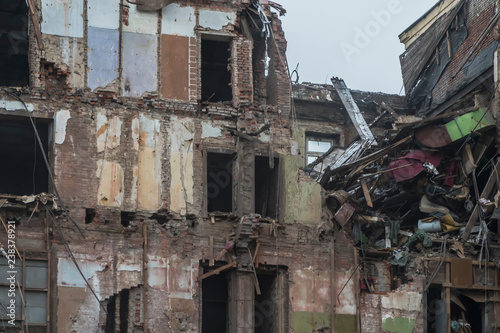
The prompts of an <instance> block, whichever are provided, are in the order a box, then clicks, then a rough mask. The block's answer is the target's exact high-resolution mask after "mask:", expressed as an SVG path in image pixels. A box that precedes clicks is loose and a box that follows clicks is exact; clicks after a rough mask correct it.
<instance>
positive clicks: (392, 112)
mask: <svg viewBox="0 0 500 333" xmlns="http://www.w3.org/2000/svg"><path fill="white" fill-rule="evenodd" d="M380 105H381V106H382V107H383V108H384V109H386V110H387V111H389V112H390V113H391V116H392V117H393V118H394V119H398V118H399V115H398V114H397V113H396V111H394V109H393V108H391V107H390V106H389V105H387V104H385V102H382V103H381V104H380Z"/></svg>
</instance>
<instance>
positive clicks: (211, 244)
mask: <svg viewBox="0 0 500 333" xmlns="http://www.w3.org/2000/svg"><path fill="white" fill-rule="evenodd" d="M208 255H209V256H210V257H209V263H208V265H209V266H213V265H214V264H215V260H214V236H209V249H208Z"/></svg>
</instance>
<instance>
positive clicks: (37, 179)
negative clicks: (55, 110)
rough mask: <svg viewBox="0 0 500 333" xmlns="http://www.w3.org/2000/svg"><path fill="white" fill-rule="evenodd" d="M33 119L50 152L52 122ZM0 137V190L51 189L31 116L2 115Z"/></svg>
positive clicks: (30, 191) (45, 149) (3, 191)
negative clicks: (6, 116)
mask: <svg viewBox="0 0 500 333" xmlns="http://www.w3.org/2000/svg"><path fill="white" fill-rule="evenodd" d="M0 71H1V70H0ZM34 121H35V123H36V128H37V131H38V134H39V135H40V139H41V141H42V145H43V149H44V151H45V153H46V154H47V153H48V141H49V140H48V138H49V124H48V123H47V122H42V121H40V120H35V119H34ZM0 138H1V139H2V140H1V142H0V161H2V162H1V163H0V175H1V176H0V193H4V194H15V195H26V194H35V193H41V192H48V183H49V182H48V179H49V173H48V170H47V166H46V165H45V161H44V158H43V155H42V151H41V150H40V146H39V144H38V141H37V139H36V136H35V132H34V130H33V126H32V125H31V122H30V119H29V118H27V117H26V118H2V117H0Z"/></svg>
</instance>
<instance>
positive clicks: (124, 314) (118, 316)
mask: <svg viewBox="0 0 500 333" xmlns="http://www.w3.org/2000/svg"><path fill="white" fill-rule="evenodd" d="M106 303H107V304H106V312H107V314H106V323H105V325H104V333H115V332H128V327H129V320H130V318H129V316H130V314H129V306H130V290H129V289H123V290H122V291H120V292H119V293H118V294H117V295H113V296H111V297H110V298H109V299H108V300H107V301H106ZM118 328H119V330H117V329H118Z"/></svg>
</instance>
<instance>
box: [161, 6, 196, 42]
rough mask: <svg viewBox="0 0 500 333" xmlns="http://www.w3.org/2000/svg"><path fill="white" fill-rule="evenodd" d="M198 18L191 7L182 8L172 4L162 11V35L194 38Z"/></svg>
mask: <svg viewBox="0 0 500 333" xmlns="http://www.w3.org/2000/svg"><path fill="white" fill-rule="evenodd" d="M195 24H196V17H195V15H194V8H193V7H191V6H185V7H181V6H180V5H178V4H176V3H171V4H169V5H168V6H166V7H164V8H163V10H162V20H161V32H162V34H168V35H177V36H185V37H194V36H195V35H194V27H195Z"/></svg>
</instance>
